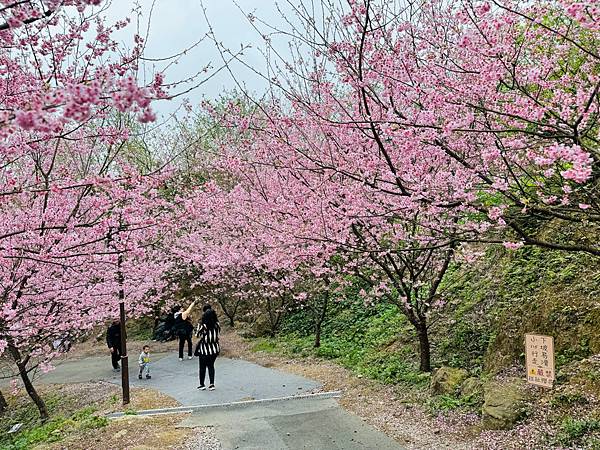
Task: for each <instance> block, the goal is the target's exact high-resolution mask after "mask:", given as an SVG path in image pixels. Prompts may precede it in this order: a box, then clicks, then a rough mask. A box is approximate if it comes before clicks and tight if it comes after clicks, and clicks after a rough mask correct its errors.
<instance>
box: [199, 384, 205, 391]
mask: <svg viewBox="0 0 600 450" xmlns="http://www.w3.org/2000/svg"><path fill="white" fill-rule="evenodd" d="M198 389H200V390H201V391H205V390H206V386H204V385H203V384H201V385H200V386H198Z"/></svg>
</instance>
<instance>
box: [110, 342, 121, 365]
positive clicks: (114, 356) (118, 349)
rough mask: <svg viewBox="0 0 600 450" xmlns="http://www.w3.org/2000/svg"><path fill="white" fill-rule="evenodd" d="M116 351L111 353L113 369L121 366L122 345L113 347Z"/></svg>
mask: <svg viewBox="0 0 600 450" xmlns="http://www.w3.org/2000/svg"><path fill="white" fill-rule="evenodd" d="M113 348H114V351H113V352H111V354H110V361H111V362H112V366H113V369H118V368H119V361H120V360H121V346H120V345H119V346H115V347H113Z"/></svg>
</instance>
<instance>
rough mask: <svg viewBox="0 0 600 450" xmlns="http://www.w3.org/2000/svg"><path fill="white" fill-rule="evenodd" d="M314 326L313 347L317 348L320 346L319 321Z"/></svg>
mask: <svg viewBox="0 0 600 450" xmlns="http://www.w3.org/2000/svg"><path fill="white" fill-rule="evenodd" d="M315 328H316V329H315V343H314V345H313V347H314V348H319V347H320V346H321V323H317V326H316V327H315Z"/></svg>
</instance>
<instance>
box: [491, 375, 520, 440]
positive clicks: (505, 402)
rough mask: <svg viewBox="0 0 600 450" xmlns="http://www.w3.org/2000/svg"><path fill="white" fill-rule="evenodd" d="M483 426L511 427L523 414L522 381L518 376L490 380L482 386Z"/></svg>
mask: <svg viewBox="0 0 600 450" xmlns="http://www.w3.org/2000/svg"><path fill="white" fill-rule="evenodd" d="M483 401H484V403H483V408H482V417H483V426H484V427H485V428H488V429H493V430H500V429H508V428H511V427H512V426H513V425H514V424H516V423H517V422H518V421H519V420H520V419H522V418H523V416H524V414H525V390H524V382H523V380H521V379H519V378H513V379H508V380H504V381H502V382H499V381H491V382H489V383H487V384H486V385H485V386H484V392H483Z"/></svg>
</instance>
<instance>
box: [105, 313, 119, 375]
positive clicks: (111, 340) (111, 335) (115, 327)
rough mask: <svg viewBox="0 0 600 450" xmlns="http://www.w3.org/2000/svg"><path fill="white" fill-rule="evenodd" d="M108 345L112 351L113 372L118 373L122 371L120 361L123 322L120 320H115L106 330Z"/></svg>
mask: <svg viewBox="0 0 600 450" xmlns="http://www.w3.org/2000/svg"><path fill="white" fill-rule="evenodd" d="M106 344H107V345H108V348H109V349H110V359H111V362H112V366H113V370H114V371H115V372H117V371H118V370H119V369H120V366H119V360H120V359H121V321H120V320H119V319H115V320H113V322H112V324H111V325H110V326H109V327H108V330H106Z"/></svg>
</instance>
